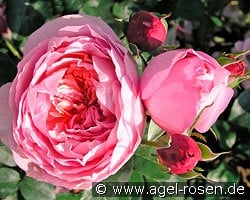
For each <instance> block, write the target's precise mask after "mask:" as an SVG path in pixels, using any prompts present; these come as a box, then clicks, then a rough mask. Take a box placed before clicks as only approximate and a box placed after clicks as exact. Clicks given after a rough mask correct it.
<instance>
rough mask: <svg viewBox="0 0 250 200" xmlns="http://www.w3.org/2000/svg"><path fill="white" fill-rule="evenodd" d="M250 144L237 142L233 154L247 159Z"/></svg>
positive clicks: (249, 154) (249, 155) (249, 153)
mask: <svg viewBox="0 0 250 200" xmlns="http://www.w3.org/2000/svg"><path fill="white" fill-rule="evenodd" d="M249 146H250V144H239V145H237V146H236V148H235V151H234V155H235V156H237V157H239V158H240V159H242V160H248V159H249V158H250V148H249Z"/></svg>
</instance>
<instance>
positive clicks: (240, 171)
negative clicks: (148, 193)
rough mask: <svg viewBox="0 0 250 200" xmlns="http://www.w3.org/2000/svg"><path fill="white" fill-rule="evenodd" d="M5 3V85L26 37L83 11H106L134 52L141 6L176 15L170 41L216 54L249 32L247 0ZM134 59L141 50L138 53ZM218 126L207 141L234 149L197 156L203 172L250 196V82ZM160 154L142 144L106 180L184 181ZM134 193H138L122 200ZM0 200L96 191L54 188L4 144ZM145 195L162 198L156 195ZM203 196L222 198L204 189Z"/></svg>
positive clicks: (1, 62)
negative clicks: (131, 29) (134, 21)
mask: <svg viewBox="0 0 250 200" xmlns="http://www.w3.org/2000/svg"><path fill="white" fill-rule="evenodd" d="M0 5H1V6H0V9H1V11H0V23H1V24H0V27H1V28H0V30H1V37H0V85H2V84H4V83H6V82H10V81H12V80H13V78H14V77H15V74H16V71H17V69H16V65H17V63H18V62H19V60H20V59H21V58H22V50H23V45H24V43H25V41H26V40H27V37H28V36H29V35H30V34H31V33H32V32H33V31H35V30H36V29H37V28H39V27H40V26H41V25H43V24H44V23H45V22H46V21H48V20H51V19H53V18H55V17H58V16H62V15H65V14H72V13H85V14H89V15H94V16H100V17H101V18H102V19H103V20H104V21H106V22H107V23H108V24H109V25H110V26H111V27H112V28H113V30H114V31H115V32H116V33H117V35H118V36H119V37H120V38H121V40H122V41H123V42H124V44H125V45H126V46H127V47H130V48H131V52H135V50H136V48H135V47H133V46H129V44H128V42H127V40H126V37H125V36H126V34H125V33H126V27H127V23H128V21H129V18H130V16H131V15H132V14H133V13H135V12H137V11H139V10H146V11H150V12H154V13H155V14H156V15H158V16H159V17H160V16H162V17H164V16H166V15H170V16H169V17H168V18H167V19H166V21H167V23H168V36H167V40H166V43H165V45H166V46H175V45H177V46H178V47H191V48H194V49H196V50H202V51H204V52H207V53H208V54H210V55H212V56H214V57H217V56H218V55H220V54H221V53H224V52H226V53H230V52H231V50H232V48H233V47H234V44H235V42H237V41H239V40H241V41H243V40H244V39H246V38H247V37H250V1H249V0H189V1H186V0H157V1H156V0H155V1H153V0H0ZM133 48H135V49H133ZM149 57H150V56H148V54H147V53H145V54H144V58H146V59H147V58H149ZM135 58H138V57H136V55H135ZM248 58H249V57H248ZM137 62H138V64H139V65H140V64H141V63H140V62H142V61H141V60H139V59H137ZM249 62H250V61H249ZM213 132H214V133H215V134H214V133H212V132H211V131H210V132H207V133H205V134H204V137H205V138H206V141H207V145H208V146H209V147H210V148H211V149H212V151H213V152H222V151H229V152H230V153H228V154H225V155H223V156H220V157H219V158H217V159H216V160H214V161H211V162H208V163H205V162H200V163H198V167H199V169H200V170H201V169H203V170H201V171H202V174H203V175H204V176H207V178H208V179H211V180H214V181H219V182H220V181H221V182H236V183H238V184H241V185H244V186H245V194H246V196H247V195H249V194H250V192H249V190H250V189H249V188H250V90H249V88H242V87H239V88H237V89H235V96H234V98H233V100H232V101H231V104H230V105H229V107H228V108H227V110H226V111H225V112H224V113H223V115H222V116H221V117H220V119H219V120H218V121H217V122H216V124H215V125H214V126H213ZM215 135H216V136H215ZM196 140H199V139H198V138H196ZM154 154H155V152H154V149H150V148H145V147H144V146H141V147H140V148H139V149H138V151H137V152H136V154H135V156H133V158H132V159H131V160H130V161H129V162H128V163H127V164H126V165H125V166H124V167H123V168H122V169H121V170H120V172H119V173H117V174H115V175H114V176H111V177H110V178H108V179H107V180H105V181H137V182H139V181H142V182H147V181H149V182H150V181H151V182H152V181H162V182H164V181H165V182H178V181H182V182H185V181H186V180H185V179H183V178H180V177H177V176H172V175H170V174H167V173H165V172H164V171H163V170H161V169H160V167H159V165H158V163H157V161H156V160H155V157H153V156H152V155H154ZM187 184H199V185H201V184H206V180H204V179H201V178H195V179H191V180H188V181H187ZM58 191H61V193H58ZM130 198H132V197H126V198H124V199H130ZM143 198H144V199H145V197H142V199H143ZM195 198H196V197H191V196H190V197H178V199H195ZM242 198H243V197H235V199H242ZM0 199H4V200H17V199H18V200H19V199H21V200H31V199H32V200H33V199H36V200H39V199H41V200H44V199H47V200H50V199H51V200H52V199H56V200H68V199H72V200H78V199H91V191H66V190H63V189H62V188H57V189H56V188H55V187H54V186H52V185H50V184H47V183H42V182H38V181H35V180H33V179H31V178H29V177H26V176H25V174H24V173H23V171H22V170H20V169H19V168H18V167H17V166H16V164H15V162H14V161H13V159H12V156H11V153H10V151H9V150H8V149H7V148H6V147H5V146H4V145H3V144H0ZM99 199H101V198H99ZM104 199H105V198H104ZM108 199H112V198H108ZM113 199H116V198H115V197H114V198H113ZM132 199H133V198H132ZM134 199H136V198H134ZM147 199H157V198H156V197H153V196H152V197H148V198H147ZM199 199H207V200H208V199H209V200H211V199H218V198H217V197H206V196H202V197H199ZM231 199H233V197H231Z"/></svg>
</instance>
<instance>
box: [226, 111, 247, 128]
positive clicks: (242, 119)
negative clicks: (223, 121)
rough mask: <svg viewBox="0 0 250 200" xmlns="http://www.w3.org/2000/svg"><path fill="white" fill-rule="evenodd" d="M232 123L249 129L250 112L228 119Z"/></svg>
mask: <svg viewBox="0 0 250 200" xmlns="http://www.w3.org/2000/svg"><path fill="white" fill-rule="evenodd" d="M230 122H231V123H232V124H234V125H236V126H239V127H242V128H246V129H248V130H250V123H249V122H250V113H244V114H242V115H240V116H238V117H236V118H234V119H233V120H231V121H230Z"/></svg>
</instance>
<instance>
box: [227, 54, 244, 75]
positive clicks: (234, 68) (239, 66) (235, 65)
mask: <svg viewBox="0 0 250 200" xmlns="http://www.w3.org/2000/svg"><path fill="white" fill-rule="evenodd" d="M231 58H232V61H233V60H235V62H232V63H230V64H227V65H225V66H224V67H225V69H227V70H228V71H230V73H231V76H235V77H238V76H243V75H245V73H246V64H245V62H244V61H243V60H238V61H237V60H236V59H234V58H233V57H231Z"/></svg>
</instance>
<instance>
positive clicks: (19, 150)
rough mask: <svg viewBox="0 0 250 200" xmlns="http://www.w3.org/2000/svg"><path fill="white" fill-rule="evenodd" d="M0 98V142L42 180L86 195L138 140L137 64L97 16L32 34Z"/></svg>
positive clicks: (65, 19)
mask: <svg viewBox="0 0 250 200" xmlns="http://www.w3.org/2000/svg"><path fill="white" fill-rule="evenodd" d="M9 91H10V92H9ZM0 94H1V95H0V96H1V97H0V101H1V104H0V105H1V106H0V112H1V115H0V137H1V139H2V140H3V141H4V143H5V144H6V145H8V147H9V148H10V149H11V150H12V152H13V155H14V159H15V161H16V162H17V164H18V165H19V166H20V167H21V168H22V169H23V170H25V171H26V173H27V175H28V176H31V177H34V178H36V179H38V180H42V181H46V182H49V183H52V184H54V185H57V186H64V187H66V188H68V189H89V188H91V186H92V183H93V182H99V181H102V180H103V179H105V178H107V177H108V176H110V175H112V174H114V173H115V172H117V171H118V170H119V169H120V168H121V167H122V166H123V165H124V164H125V162H127V161H128V159H129V158H130V157H131V156H132V155H133V154H134V152H135V150H136V148H137V147H138V145H139V144H140V142H141V138H142V134H143V131H144V124H145V123H144V122H145V120H144V119H145V117H144V116H145V115H144V110H143V107H142V104H141V101H140V98H139V77H138V74H137V70H136V65H135V62H134V61H133V60H132V58H131V57H130V56H129V53H128V51H127V49H126V48H125V47H124V46H123V45H122V44H121V42H120V41H119V39H118V38H117V36H116V35H115V34H114V32H113V31H112V29H111V28H110V27H109V26H108V25H107V24H106V23H104V22H103V21H102V20H100V19H99V18H97V17H91V16H86V15H83V16H81V15H68V16H64V17H60V18H57V19H56V20H54V21H51V22H48V23H46V24H45V25H44V26H42V27H41V28H40V29H38V30H37V31H36V32H34V33H33V34H32V35H31V36H30V37H29V39H28V42H27V44H26V46H25V48H24V57H23V59H22V61H21V62H20V63H19V64H18V74H17V76H16V78H15V79H14V81H13V83H12V84H6V85H4V86H2V87H1V88H0ZM12 113H13V115H12Z"/></svg>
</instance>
